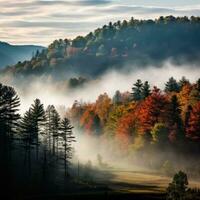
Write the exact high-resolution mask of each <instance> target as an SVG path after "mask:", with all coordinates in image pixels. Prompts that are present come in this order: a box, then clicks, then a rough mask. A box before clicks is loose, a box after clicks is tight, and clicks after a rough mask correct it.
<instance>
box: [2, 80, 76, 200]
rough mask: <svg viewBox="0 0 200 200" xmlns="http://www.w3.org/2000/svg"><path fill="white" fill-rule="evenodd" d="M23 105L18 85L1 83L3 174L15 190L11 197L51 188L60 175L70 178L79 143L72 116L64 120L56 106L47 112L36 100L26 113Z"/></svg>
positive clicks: (3, 178) (11, 188) (3, 177)
mask: <svg viewBox="0 0 200 200" xmlns="http://www.w3.org/2000/svg"><path fill="white" fill-rule="evenodd" d="M19 106H20V99H19V97H18V95H17V93H16V92H15V90H14V88H12V87H9V86H6V85H3V84H0V156H1V160H0V175H1V180H2V182H3V183H4V186H3V188H4V187H5V191H7V189H8V188H10V191H11V194H6V196H7V197H9V196H11V197H12V195H14V194H15V195H16V194H17V193H15V192H19V193H20V192H21V190H22V188H24V190H25V191H24V192H23V193H24V194H26V192H27V193H28V192H30V191H29V189H30V188H29V187H31V190H32V191H35V190H41V189H45V188H48V189H49V187H50V185H51V184H53V182H54V181H55V177H57V176H60V177H63V180H64V179H66V180H68V179H69V177H70V173H71V170H70V167H71V160H72V158H73V155H74V148H73V143H74V142H76V140H75V136H74V134H73V131H72V129H73V127H72V126H71V123H70V121H69V119H67V118H64V119H62V121H61V118H60V115H59V113H58V112H57V111H56V109H55V107H54V106H53V105H50V106H48V107H47V109H46V111H45V108H44V105H43V104H42V103H41V102H40V100H39V99H36V100H35V101H34V102H33V104H32V105H31V106H30V108H29V109H28V111H26V112H25V113H24V115H22V116H20V114H19ZM63 171H64V172H63ZM22 173H23V174H22ZM67 178H68V179H67ZM52 180H53V182H52ZM12 192H14V194H12ZM2 195H3V194H2Z"/></svg>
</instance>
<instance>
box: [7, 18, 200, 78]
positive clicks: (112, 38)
mask: <svg viewBox="0 0 200 200" xmlns="http://www.w3.org/2000/svg"><path fill="white" fill-rule="evenodd" d="M199 38H200V17H194V16H192V17H191V18H188V17H174V16H167V17H162V16H161V17H160V18H158V19H155V20H151V19H150V20H137V19H134V18H131V19H130V20H129V21H126V20H123V21H117V22H115V23H112V22H110V23H109V24H107V25H104V26H103V27H102V28H98V29H96V30H94V31H93V32H90V33H89V34H88V35H86V36H84V37H83V36H78V37H76V38H75V39H73V40H69V39H59V40H55V41H54V42H53V43H52V44H50V45H49V46H48V48H47V49H43V50H42V51H41V52H40V53H37V54H36V55H35V56H33V58H32V59H31V60H30V61H24V62H23V63H18V64H16V65H14V66H10V67H7V68H6V69H5V70H4V72H5V73H11V74H14V75H15V76H17V75H25V76H27V75H44V74H48V75H49V74H51V75H55V76H57V75H58V76H59V78H61V77H65V76H66V74H67V75H69V74H77V75H81V76H82V75H84V76H98V75H100V74H102V73H104V72H105V71H107V70H109V69H113V68H115V69H122V68H124V66H127V65H129V66H131V67H135V66H137V67H145V66H148V65H154V66H157V65H158V66H159V65H160V64H162V63H163V62H164V61H166V60H172V61H173V62H175V63H176V64H182V63H198V62H199V60H200V40H199Z"/></svg>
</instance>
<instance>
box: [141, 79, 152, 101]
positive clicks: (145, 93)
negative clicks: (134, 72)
mask: <svg viewBox="0 0 200 200" xmlns="http://www.w3.org/2000/svg"><path fill="white" fill-rule="evenodd" d="M150 94H151V90H150V85H149V82H148V81H145V82H144V84H143V86H142V91H141V96H142V99H145V98H146V97H148V96H149V95H150Z"/></svg>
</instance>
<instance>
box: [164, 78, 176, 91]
mask: <svg viewBox="0 0 200 200" xmlns="http://www.w3.org/2000/svg"><path fill="white" fill-rule="evenodd" d="M178 91H179V84H178V83H177V81H176V79H174V78H173V77H171V78H170V79H169V80H168V82H167V83H166V84H165V92H178Z"/></svg>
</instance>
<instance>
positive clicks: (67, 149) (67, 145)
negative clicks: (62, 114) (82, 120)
mask: <svg viewBox="0 0 200 200" xmlns="http://www.w3.org/2000/svg"><path fill="white" fill-rule="evenodd" d="M72 129H73V127H72V126H71V124H70V121H69V120H68V119H67V118H64V119H63V120H62V122H61V127H60V131H61V137H62V138H63V141H64V142H63V147H64V169H65V177H67V176H69V164H70V160H71V159H72V154H73V148H72V142H75V137H74V136H73V132H72Z"/></svg>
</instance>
